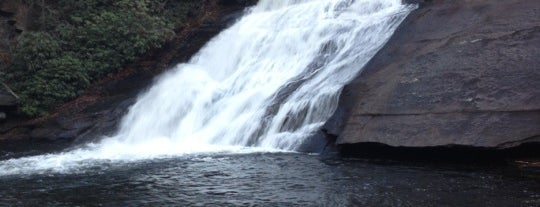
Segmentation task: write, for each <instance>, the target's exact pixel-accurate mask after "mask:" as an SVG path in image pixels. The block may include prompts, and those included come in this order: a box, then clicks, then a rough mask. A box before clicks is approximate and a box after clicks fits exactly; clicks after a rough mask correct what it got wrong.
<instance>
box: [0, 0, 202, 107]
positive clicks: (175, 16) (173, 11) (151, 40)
mask: <svg viewBox="0 0 540 207" xmlns="http://www.w3.org/2000/svg"><path fill="white" fill-rule="evenodd" d="M41 2H42V3H41V4H37V5H39V6H42V7H46V9H42V13H41V16H42V18H40V20H42V22H40V26H39V27H37V28H40V29H39V31H26V32H24V33H23V35H21V36H20V37H19V40H18V46H17V48H16V49H15V53H14V60H13V64H12V65H11V66H10V67H9V68H8V70H7V71H5V74H4V76H5V79H6V81H7V82H9V84H10V85H11V86H13V89H14V90H15V91H16V92H17V93H18V94H19V95H20V98H21V99H20V102H21V111H22V112H23V113H24V114H26V115H29V116H41V115H45V114H46V113H47V111H49V110H50V109H51V108H52V107H55V106H57V105H58V104H61V103H63V102H65V101H68V100H70V99H73V98H75V97H77V96H78V95H79V94H80V93H81V92H82V91H83V90H84V89H86V88H87V87H88V86H89V84H91V83H92V81H94V80H96V79H99V78H100V77H102V76H104V75H105V74H107V73H110V72H114V71H116V70H118V69H120V68H121V67H122V66H124V65H125V64H127V63H128V62H130V61H132V60H134V59H135V58H136V57H138V56H140V55H141V54H143V53H145V52H146V51H148V50H149V49H152V48H158V47H160V46H161V45H162V43H163V42H164V41H165V40H166V39H167V38H170V37H172V36H173V35H174V27H175V26H180V25H182V23H179V22H181V21H183V20H185V18H186V17H187V16H189V15H192V13H193V12H194V11H195V10H197V8H198V6H199V5H200V4H201V3H200V2H201V1H198V0H185V1H168V0H160V1H150V0H60V1H52V2H49V3H43V1H41Z"/></svg>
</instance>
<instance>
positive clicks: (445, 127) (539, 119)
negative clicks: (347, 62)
mask: <svg viewBox="0 0 540 207" xmlns="http://www.w3.org/2000/svg"><path fill="white" fill-rule="evenodd" d="M539 11H540V3H539V2H538V0H506V1H485V0H452V1H451V0H433V1H427V2H424V3H421V4H420V8H419V9H417V10H416V11H414V12H412V13H411V14H410V16H409V17H407V19H406V20H405V21H404V22H403V24H402V25H401V26H400V27H399V28H398V30H397V31H396V33H395V35H394V36H393V37H392V38H391V39H390V41H389V42H388V44H387V45H386V46H385V47H384V48H383V49H382V50H381V51H380V52H379V53H378V54H377V55H376V56H375V57H374V58H373V59H372V60H371V61H370V63H369V64H368V65H367V66H366V67H365V68H364V71H363V73H362V74H360V75H359V76H358V77H357V78H356V79H355V80H354V81H353V82H352V83H351V84H350V85H348V86H347V87H346V89H345V90H344V93H343V95H342V97H341V109H340V110H339V111H338V112H339V113H344V112H343V111H345V113H344V114H345V115H344V116H343V117H342V118H343V120H337V122H340V121H343V123H342V124H341V125H340V126H339V127H337V128H341V129H342V131H340V130H341V129H338V130H336V129H335V128H336V127H334V128H330V129H327V131H331V132H333V133H335V134H338V135H339V136H338V139H337V144H354V143H382V144H386V145H390V146H405V147H428V146H447V145H465V146H474V147H494V148H505V147H512V146H516V145H519V144H521V143H526V142H540V12H539ZM333 121H334V122H335V121H336V120H333Z"/></svg>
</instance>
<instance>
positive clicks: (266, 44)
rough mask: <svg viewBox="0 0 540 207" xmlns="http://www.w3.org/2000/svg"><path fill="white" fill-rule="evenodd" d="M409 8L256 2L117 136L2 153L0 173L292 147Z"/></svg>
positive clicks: (161, 82)
mask: <svg viewBox="0 0 540 207" xmlns="http://www.w3.org/2000/svg"><path fill="white" fill-rule="evenodd" d="M414 7H415V6H414V5H403V4H402V3H401V0H261V1H260V2H259V4H257V5H256V6H255V7H253V8H251V9H250V10H249V11H248V12H247V14H246V15H245V16H244V17H243V18H241V19H240V20H238V22H237V23H235V24H234V25H233V26H232V27H230V28H229V29H227V30H225V31H223V32H222V33H220V34H219V35H218V36H217V37H215V38H214V39H213V40H211V41H210V42H209V43H207V45H206V46H205V47H204V48H203V49H202V50H201V51H199V53H198V54H196V55H195V56H194V57H193V58H192V59H191V60H190V61H189V62H187V63H183V64H179V65H177V66H176V67H175V68H173V69H172V70H170V71H169V72H167V73H166V74H163V75H162V76H161V77H160V78H159V79H158V80H157V81H156V83H155V84H154V85H153V86H152V87H151V88H150V89H148V91H146V92H145V93H144V94H142V95H141V96H140V97H139V99H138V101H137V102H136V103H135V104H134V105H133V106H132V107H131V108H130V110H129V112H128V114H127V115H126V116H125V117H124V118H123V120H122V123H121V126H120V129H119V131H118V132H117V133H116V135H114V136H112V137H107V138H104V139H103V140H102V141H101V142H99V143H94V144H89V145H88V146H85V147H83V148H80V149H76V150H73V151H69V152H65V153H61V154H54V155H42V156H34V157H26V158H20V159H14V160H7V161H2V162H0V175H1V174H13V173H20V172H25V171H26V170H36V169H37V170H53V171H62V170H66V169H72V168H75V167H77V166H80V165H82V164H81V163H84V162H86V161H88V160H138V159H147V158H154V157H160V156H171V155H173V156H177V155H181V154H186V153H188V154H189V153H193V152H215V151H235V150H239V149H243V150H244V151H245V150H246V147H249V149H264V150H295V149H296V148H297V147H298V146H299V145H300V144H301V143H302V141H303V139H304V138H306V137H308V136H310V135H311V134H312V133H313V132H314V131H315V130H317V129H318V128H319V127H321V126H322V125H323V124H324V122H325V121H326V120H327V119H328V118H329V117H330V116H331V115H332V113H333V112H334V111H335V109H336V105H337V99H338V97H339V93H340V91H341V89H342V87H343V86H344V85H345V84H346V83H347V82H349V81H350V80H351V79H352V78H354V77H355V76H356V75H357V74H358V73H359V72H360V70H361V69H362V67H363V66H364V65H365V64H366V63H367V62H368V61H369V60H370V58H371V57H373V56H374V55H375V53H376V52H377V51H378V50H379V49H380V48H381V47H382V46H383V45H384V43H385V42H386V41H387V40H388V38H389V37H390V36H391V35H392V33H393V31H394V30H395V29H396V28H397V26H398V25H399V23H401V21H402V20H403V19H404V18H405V17H406V15H407V14H408V13H409V12H410V11H411V10H412V9H414ZM249 149H248V150H247V151H249Z"/></svg>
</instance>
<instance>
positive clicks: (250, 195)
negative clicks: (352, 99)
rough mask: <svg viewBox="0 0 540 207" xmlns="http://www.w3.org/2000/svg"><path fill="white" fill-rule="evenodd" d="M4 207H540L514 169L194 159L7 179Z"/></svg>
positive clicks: (537, 189) (308, 158) (253, 157)
mask: <svg viewBox="0 0 540 207" xmlns="http://www.w3.org/2000/svg"><path fill="white" fill-rule="evenodd" d="M0 206H540V177H539V174H538V171H533V170H523V169H520V168H519V167H518V166H512V165H485V164H483V165H481V166H478V165H476V164H459V165H455V164H433V163H431V164H418V163H404V162H393V161H376V160H361V159H350V158H335V157H334V158H322V157H321V156H317V155H307V154H292V153H291V154H288V153H277V154H276V153H256V154H240V155H194V156H185V157H178V158H168V159H159V160H151V161H142V162H137V163H107V164H101V165H99V167H93V168H89V169H85V170H81V171H78V172H76V173H75V174H43V175H16V176H8V177H0Z"/></svg>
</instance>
